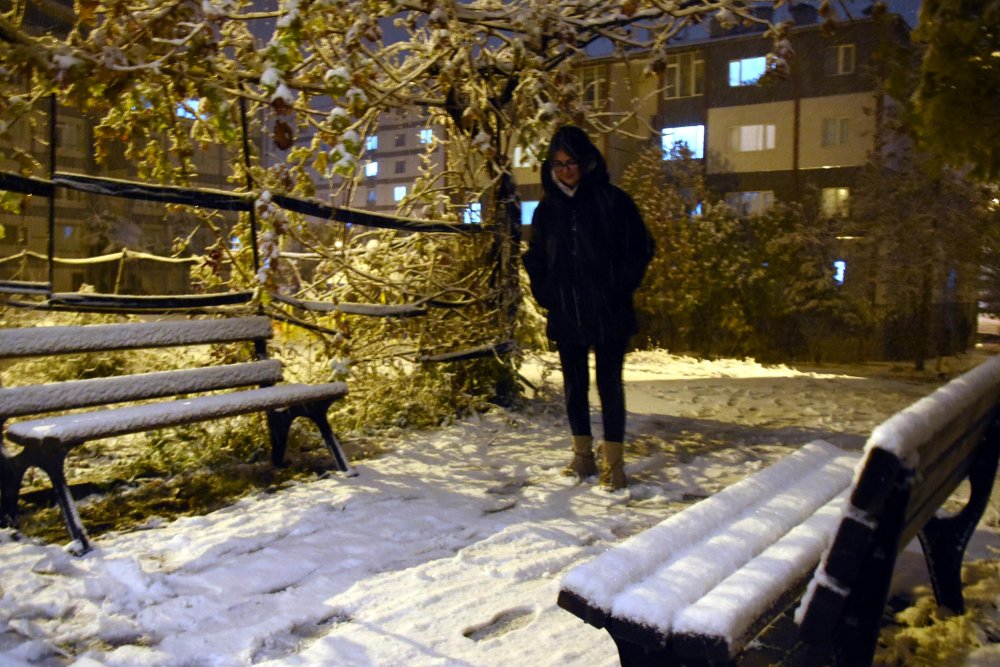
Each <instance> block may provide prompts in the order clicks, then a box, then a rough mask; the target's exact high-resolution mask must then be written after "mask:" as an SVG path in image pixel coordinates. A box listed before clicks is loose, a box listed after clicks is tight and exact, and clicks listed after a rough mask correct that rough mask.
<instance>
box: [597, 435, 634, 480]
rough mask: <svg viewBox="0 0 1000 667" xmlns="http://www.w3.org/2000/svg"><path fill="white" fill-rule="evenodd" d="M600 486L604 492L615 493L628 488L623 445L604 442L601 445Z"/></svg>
mask: <svg viewBox="0 0 1000 667" xmlns="http://www.w3.org/2000/svg"><path fill="white" fill-rule="evenodd" d="M601 486H602V487H604V489H605V490H606V491H617V490H618V489H624V488H625V487H626V486H628V480H627V479H625V444H624V443H622V442H605V443H604V444H602V445H601Z"/></svg>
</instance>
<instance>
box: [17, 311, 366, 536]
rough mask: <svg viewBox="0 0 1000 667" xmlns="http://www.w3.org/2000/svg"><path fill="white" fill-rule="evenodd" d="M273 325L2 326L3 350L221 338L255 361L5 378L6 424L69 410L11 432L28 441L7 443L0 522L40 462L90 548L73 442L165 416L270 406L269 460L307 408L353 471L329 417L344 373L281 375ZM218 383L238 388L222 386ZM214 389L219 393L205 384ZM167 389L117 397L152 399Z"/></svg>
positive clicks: (339, 461) (164, 423)
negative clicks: (270, 354) (37, 380)
mask: <svg viewBox="0 0 1000 667" xmlns="http://www.w3.org/2000/svg"><path fill="white" fill-rule="evenodd" d="M272 335H273V332H272V326H271V320H270V319H269V318H267V317H262V316H253V317H237V318H228V319H200V320H173V321H162V322H134V323H126V324H107V325H86V326H59V327H34V328H23V329H4V330H2V331H0V359H2V358H18V357H47V356H53V359H52V363H53V364H57V363H59V360H58V357H56V356H55V355H62V354H71V353H80V352H105V351H112V350H129V349H152V348H168V347H182V346H193V345H207V344H215V343H245V344H247V345H248V346H249V345H251V344H252V347H253V355H254V359H255V360H254V361H247V362H240V363H230V364H225V365H217V366H216V365H213V366H203V367H199V368H183V369H180V370H172V371H161V372H152V373H141V374H133V375H122V376H117V377H108V378H98V379H89V380H75V381H67V382H56V383H51V384H40V385H26V386H20V387H0V427H2V426H3V425H4V424H5V423H6V422H7V420H9V419H10V418H12V417H24V416H34V415H43V414H45V413H52V412H64V411H67V410H74V409H77V408H93V407H96V406H100V408H99V409H97V410H91V411H86V412H70V413H69V414H60V415H57V416H45V417H40V418H33V419H30V420H24V421H17V422H14V423H12V424H10V426H9V427H8V428H7V431H6V438H7V439H8V440H10V441H11V442H14V443H17V444H18V445H20V446H21V450H20V451H19V452H17V453H16V454H10V453H9V452H7V451H6V450H4V449H3V447H2V446H0V525H6V526H13V525H16V519H17V502H18V497H19V495H20V490H21V483H22V480H23V478H24V473H25V471H26V470H27V469H28V468H29V467H32V466H36V467H38V468H41V469H42V470H44V471H45V473H46V474H47V475H48V476H49V479H50V480H51V482H52V487H53V490H54V492H55V495H56V500H57V502H58V503H59V507H60V509H61V510H62V513H63V518H64V520H65V523H66V527H67V529H68V530H69V533H70V536H71V537H72V538H73V539H74V540H76V541H77V542H78V544H77V545H75V549H76V550H77V551H78V552H80V553H84V552H86V551H88V550H89V549H90V545H89V542H88V539H87V534H86V532H85V530H84V528H83V525H82V523H81V521H80V517H79V515H78V514H77V511H76V507H75V505H74V503H73V498H72V496H71V494H70V489H69V486H68V485H67V482H66V478H65V472H64V462H65V457H66V454H67V453H68V452H69V451H70V450H71V449H72V448H73V447H75V446H77V445H79V444H81V443H84V442H87V441H90V440H97V439H100V438H108V437H113V436H119V435H124V434H127V433H137V432H141V431H150V430H154V429H159V428H164V427H168V426H178V425H182V424H190V423H194V422H202V421H210V420H216V419H220V418H223V417H231V416H235V415H240V414H248V413H252V412H265V413H266V414H267V422H268V430H269V432H270V439H271V460H272V463H273V464H274V465H278V466H280V465H282V464H283V462H284V458H285V449H286V446H287V442H288V432H289V428H290V426H291V423H292V420H293V419H295V418H296V417H300V416H301V417H306V418H308V419H310V420H312V421H313V422H315V424H316V426H317V427H318V429H319V432H320V435H321V436H322V438H323V442H324V443H325V444H326V447H327V448H328V449H329V450H330V453H331V454H332V455H333V457H334V460H335V462H336V465H337V467H338V468H339V469H340V470H341V471H344V472H347V473H348V474H350V475H353V474H354V472H353V470H352V469H351V467H350V465H349V464H348V461H347V458H346V456H345V455H344V452H343V450H342V449H341V447H340V443H339V442H338V440H337V438H336V436H335V435H334V434H333V431H332V429H331V428H330V424H329V421H328V420H327V411H328V410H329V407H330V405H332V404H333V402H334V401H336V400H338V399H340V398H342V397H344V396H345V395H346V394H347V385H346V384H344V383H343V382H331V383H325V384H315V385H313V384H296V383H282V367H281V362H280V361H278V360H276V359H268V358H267V340H268V339H269V338H270V337H271V336H272ZM218 390H234V391H228V392H225V393H217V392H218ZM207 392H215V393H207ZM159 398H163V399H167V398H169V399H170V400H161V401H155V402H148V403H143V404H139V405H125V406H115V407H111V406H113V405H114V404H119V403H129V402H135V401H141V400H146V399H159Z"/></svg>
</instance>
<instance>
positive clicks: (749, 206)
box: [726, 190, 774, 215]
mask: <svg viewBox="0 0 1000 667" xmlns="http://www.w3.org/2000/svg"><path fill="white" fill-rule="evenodd" d="M726 204H728V205H729V207H730V208H732V209H733V210H734V211H736V213H737V214H739V215H760V214H761V213H763V212H764V211H766V210H767V209H769V208H771V206H772V205H773V204H774V192H772V191H770V190H761V191H744V192H727V193H726Z"/></svg>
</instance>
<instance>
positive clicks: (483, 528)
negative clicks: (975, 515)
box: [0, 354, 998, 667]
mask: <svg viewBox="0 0 1000 667" xmlns="http://www.w3.org/2000/svg"><path fill="white" fill-rule="evenodd" d="M627 364H628V365H627V377H630V376H631V373H632V371H633V370H634V368H633V364H632V360H631V357H630V359H629V361H628V362H627ZM758 366H759V365H757V364H753V363H752V362H746V363H742V362H725V363H723V362H720V363H719V364H718V365H714V364H712V363H708V364H704V363H700V362H696V360H690V359H685V358H680V357H676V356H671V355H666V354H660V355H653V354H646V355H645V356H643V358H642V363H641V367H642V369H643V371H642V373H641V375H642V380H641V381H628V382H627V384H626V392H627V400H628V401H629V403H628V404H629V405H630V406H632V408H631V409H632V410H633V412H632V413H630V416H629V430H628V433H627V438H626V443H627V444H626V472H627V473H628V475H629V476H630V478H631V483H632V486H631V487H630V488H629V490H628V491H627V492H621V493H614V494H608V493H604V492H601V491H599V490H597V489H596V488H595V486H594V485H592V484H589V483H585V484H577V483H575V482H574V481H573V480H572V479H569V478H566V477H563V476H562V475H561V474H560V470H561V468H562V466H563V465H565V463H566V460H567V457H568V453H569V444H568V442H569V441H568V435H567V431H566V427H565V424H564V417H563V415H562V407H561V405H559V404H558V403H552V404H538V403H536V404H533V405H532V406H531V408H530V410H528V411H525V412H521V413H504V412H500V411H497V412H494V413H490V414H487V415H483V416H480V417H471V418H469V419H467V420H465V421H462V422H460V423H457V424H454V425H452V426H449V427H447V428H443V429H439V430H435V431H425V432H408V431H400V432H399V433H397V434H395V435H392V434H389V435H386V436H384V437H382V438H381V443H380V444H381V446H382V447H383V448H384V450H385V451H386V453H385V454H384V455H383V456H381V457H379V458H371V459H363V460H355V461H353V463H354V464H355V465H356V467H357V469H358V471H359V472H360V475H359V476H358V477H354V478H350V479H347V478H345V477H343V476H340V475H334V476H332V477H330V478H329V479H318V480H316V481H313V482H311V483H308V484H307V483H301V484H295V485H291V486H288V487H285V488H281V489H277V490H275V492H274V493H269V494H261V495H259V496H257V497H252V498H246V499H244V500H242V501H240V502H238V503H236V504H234V505H233V506H231V507H228V508H226V509H224V510H221V511H218V512H213V513H212V514H210V515H207V516H200V517H188V518H184V519H180V520H176V521H171V522H164V521H160V520H156V519H155V518H152V519H150V521H149V522H148V524H147V525H146V527H145V529H144V530H136V531H133V532H130V533H126V534H104V535H100V536H98V537H97V538H96V539H95V540H94V546H95V550H94V552H92V553H90V554H88V555H87V556H84V557H82V558H72V557H70V556H68V555H67V554H66V553H65V552H64V550H63V548H62V547H61V546H58V545H51V544H42V543H38V542H36V541H32V540H21V541H15V540H14V538H13V534H12V532H11V531H10V530H8V529H4V530H0V664H2V665H4V667H24V666H26V665H31V666H32V667H55V666H59V667H63V666H72V667H101V666H108V667H111V666H115V667H119V666H120V667H126V666H127V667H134V666H135V665H143V666H151V667H180V666H182V665H186V666H190V665H198V666H208V665H211V666H213V667H243V666H246V665H268V666H270V665H275V666H277V665H283V666H287V665H296V666H298V667H331V666H341V665H343V666H349V667H366V666H369V665H380V666H381V665H385V666H394V667H395V666H398V665H407V666H408V667H437V666H440V665H469V666H473V667H494V666H506V665H533V666H535V667H555V666H559V667H564V666H566V665H595V666H597V667H611V666H612V665H616V664H617V662H618V657H617V650H616V648H615V645H614V643H613V641H612V640H611V638H610V637H609V636H608V635H607V633H605V632H603V631H598V630H595V629H594V628H593V627H591V626H589V625H587V624H586V623H583V622H582V621H580V619H578V618H577V617H576V616H574V615H572V614H570V613H568V612H566V611H564V610H562V609H561V608H559V607H558V606H557V605H556V598H557V595H558V591H559V583H560V581H561V580H562V579H563V577H564V576H565V575H566V573H568V572H569V571H571V570H572V569H573V568H575V567H577V566H579V565H581V564H583V563H587V562H589V561H592V560H593V559H594V558H595V557H597V556H599V555H600V554H602V553H603V552H605V551H606V550H607V549H608V548H610V547H612V546H614V545H617V544H620V543H621V542H622V541H623V540H625V539H628V538H629V537H630V536H633V535H638V534H641V532H642V531H643V530H645V529H648V528H651V527H653V526H656V525H657V524H659V523H661V522H663V521H664V519H665V518H668V517H670V516H672V515H675V514H676V513H677V512H678V511H679V510H681V509H683V508H685V507H688V506H690V505H691V503H690V500H691V498H707V497H709V496H711V495H712V494H714V493H716V492H719V491H721V490H723V489H725V488H727V487H730V486H732V485H733V484H735V483H738V482H739V481H740V480H741V479H744V478H746V477H748V476H749V475H751V474H752V473H754V472H756V471H758V470H760V469H762V468H764V467H766V466H767V465H769V464H771V463H773V462H775V461H777V460H779V459H783V458H784V457H785V456H786V455H787V454H788V453H789V452H791V451H794V450H795V449H798V448H800V447H801V445H803V444H805V443H807V442H810V441H812V440H816V439H819V438H822V439H825V440H828V441H830V442H834V443H837V442H840V441H844V440H850V441H852V442H854V440H851V439H858V438H860V437H861V434H867V433H868V432H870V430H871V429H872V428H873V427H874V426H875V425H877V424H878V423H880V422H881V421H883V420H884V419H885V418H886V417H888V416H889V415H891V414H892V413H893V412H895V411H896V410H899V409H900V408H902V407H903V406H905V405H907V404H909V403H911V402H912V401H913V400H915V399H916V398H918V397H919V396H922V395H924V394H926V393H927V392H928V389H929V387H928V385H926V384H922V383H907V382H905V381H893V380H864V379H861V378H860V377H850V378H848V377H844V376H842V375H823V374H820V373H811V374H806V373H798V372H795V371H792V370H788V371H787V372H784V373H781V372H775V373H774V375H773V376H771V377H767V378H761V377H760V376H759V373H760V368H759V367H758ZM741 368H742V369H743V374H741ZM696 369H697V370H696ZM530 371H531V369H527V371H526V372H530ZM348 400H349V399H348ZM635 406H640V407H641V408H642V410H643V412H642V413H637V412H635V411H634V410H635ZM657 406H659V407H657ZM799 408H801V410H800V409H799ZM807 408H808V410H809V412H807V411H806V410H807ZM599 423H600V421H599V417H597V416H595V427H596V428H599ZM113 444H114V441H111V445H112V446H113ZM345 445H346V446H347V447H348V450H349V451H350V448H351V447H352V442H351V439H350V438H345ZM859 446H860V442H857V443H856V445H855V448H856V449H857V448H858V447H859ZM80 507H81V512H82V514H83V515H84V519H85V520H86V515H87V502H86V500H84V501H82V502H81V503H80ZM824 511H825V510H824ZM997 523H998V515H997V513H996V512H995V511H994V510H991V514H989V515H988V517H987V518H986V519H985V520H984V521H983V523H982V524H981V525H980V529H979V531H978V532H977V535H976V537H974V538H973V545H972V548H971V551H970V554H969V556H968V560H970V561H972V560H976V559H984V558H992V559H993V561H995V560H996V554H995V553H992V554H991V552H990V551H989V550H988V548H987V545H988V544H989V543H990V541H992V543H993V544H994V545H995V544H996V543H997V542H996V539H997V536H996V533H997ZM794 532H795V531H792V532H790V533H789V535H788V536H789V538H791V537H792V536H793V533H794ZM767 556H768V552H767V551H765V552H764V553H762V554H760V556H759V558H766V557H767ZM753 566H754V561H751V562H750V564H749V565H748V567H753ZM905 569H906V574H909V575H910V576H911V577H917V578H920V577H922V578H923V579H922V581H923V582H926V575H925V573H924V570H923V566H922V562H920V559H919V558H918V559H916V561H915V564H914V565H912V566H907V567H906V568H905ZM766 571H767V572H768V573H770V572H772V570H771V569H770V566H768V567H767V568H766ZM735 583H736V584H738V583H739V582H735ZM726 585H727V583H726V581H725V580H724V581H723V583H722V584H720V586H726ZM719 590H720V591H721V590H722V589H721V588H720V589H719ZM718 608H719V609H720V610H721V609H722V606H721V605H720V607H718ZM974 608H975V609H979V610H980V611H979V612H978V613H979V614H981V615H980V616H978V617H971V616H970V617H968V619H967V622H968V623H970V624H976V623H978V624H979V626H980V627H983V628H989V627H996V623H997V612H996V609H995V608H993V607H990V606H989V605H982V606H978V607H974ZM986 614H989V615H986ZM963 618H965V617H963ZM678 622H680V621H678ZM991 624H992V625H991ZM921 631H922V632H923V633H924V635H922V637H921V638H920V639H918V640H916V641H917V642H918V643H922V642H927V643H930V642H931V641H932V640H933V639H935V633H934V629H933V627H929V628H928V627H923V628H921ZM987 635H988V633H986V632H982V633H980V635H976V636H983V637H985V636H987ZM952 636H959V635H956V634H955V633H951V634H947V635H945V634H941V633H938V634H937V635H936V639H939V640H947V638H948V637H952ZM960 636H961V637H962V643H961V644H959V643H958V641H957V640H956V641H955V642H952V643H953V645H954V650H953V652H952V654H951V655H952V656H969V658H968V660H969V661H971V660H973V659H975V658H976V657H978V658H979V659H980V660H981V662H980V663H979V664H988V662H986V661H985V660H986V657H988V656H989V652H990V651H991V650H992V649H991V648H990V646H988V645H987V646H984V647H982V648H979V649H978V650H977V651H976V652H975V654H971V653H970V651H973V650H975V645H973V646H972V647H970V645H969V641H968V637H969V636H970V635H969V634H964V635H960ZM944 648H945V647H942V646H941V645H940V643H939V644H938V645H936V646H935V651H936V653H935V655H938V656H941V655H944ZM894 650H896V651H902V650H903V647H902V646H895V648H894ZM914 651H916V649H914ZM993 657H994V658H996V657H997V654H996V653H993ZM962 660H963V658H957V659H953V662H950V663H949V664H959V663H961V662H962ZM902 662H906V660H905V656H904V659H903V660H902ZM945 662H948V660H947V659H945V658H941V659H940V660H939V661H938V663H939V664H944V663H945ZM969 664H972V663H971V662H970V663H969ZM994 664H995V661H994Z"/></svg>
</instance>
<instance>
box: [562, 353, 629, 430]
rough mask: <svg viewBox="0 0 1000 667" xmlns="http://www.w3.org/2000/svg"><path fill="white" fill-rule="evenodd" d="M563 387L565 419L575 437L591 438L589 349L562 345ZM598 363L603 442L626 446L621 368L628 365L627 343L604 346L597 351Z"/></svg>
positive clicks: (595, 354) (598, 388)
mask: <svg viewBox="0 0 1000 667" xmlns="http://www.w3.org/2000/svg"><path fill="white" fill-rule="evenodd" d="M558 348H559V362H560V363H561V364H562V372H563V387H564V390H565V392H566V415H567V416H568V417H569V428H570V431H572V433H573V435H590V402H589V401H588V397H587V394H588V392H589V391H590V372H589V370H588V368H587V355H588V352H589V348H588V347H587V346H586V345H572V344H566V343H559V344H558ZM594 356H595V357H596V361H597V393H598V394H599V395H600V397H601V419H602V421H603V422H604V439H605V440H606V441H608V442H623V441H624V439H625V388H624V386H623V385H622V365H623V364H624V362H625V341H615V342H610V343H602V344H601V345H597V346H595V347H594Z"/></svg>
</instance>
